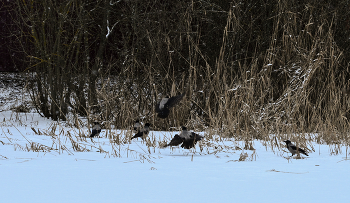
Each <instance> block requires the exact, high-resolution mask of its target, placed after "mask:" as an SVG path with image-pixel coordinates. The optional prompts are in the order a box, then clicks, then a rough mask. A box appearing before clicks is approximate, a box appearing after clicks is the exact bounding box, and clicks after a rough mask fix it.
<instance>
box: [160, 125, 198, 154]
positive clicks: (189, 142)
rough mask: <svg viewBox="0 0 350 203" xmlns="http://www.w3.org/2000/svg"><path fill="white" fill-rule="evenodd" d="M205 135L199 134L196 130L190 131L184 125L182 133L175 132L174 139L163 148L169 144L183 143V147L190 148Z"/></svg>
mask: <svg viewBox="0 0 350 203" xmlns="http://www.w3.org/2000/svg"><path fill="white" fill-rule="evenodd" d="M203 138H204V137H203V136H201V135H198V134H196V133H194V132H190V131H188V130H187V128H186V127H185V126H182V131H181V133H180V134H179V135H178V134H175V136H174V137H173V139H172V140H171V141H170V142H169V144H166V145H165V146H164V147H163V148H165V147H168V146H178V145H180V144H181V143H182V145H181V147H182V148H184V149H190V148H192V147H194V146H195V145H196V143H197V142H198V141H200V140H201V139H203Z"/></svg>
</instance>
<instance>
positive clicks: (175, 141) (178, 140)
mask: <svg viewBox="0 0 350 203" xmlns="http://www.w3.org/2000/svg"><path fill="white" fill-rule="evenodd" d="M183 141H184V139H183V138H182V137H180V136H179V135H178V134H176V135H175V136H174V137H173V139H172V140H171V141H170V142H169V144H167V145H166V146H178V145H179V144H181V143H182V142H183Z"/></svg>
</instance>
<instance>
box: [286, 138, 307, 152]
mask: <svg viewBox="0 0 350 203" xmlns="http://www.w3.org/2000/svg"><path fill="white" fill-rule="evenodd" d="M283 142H285V143H286V147H287V148H288V150H289V151H290V152H291V153H292V156H293V155H294V154H299V153H301V154H305V155H306V156H309V155H308V154H307V153H306V152H305V150H303V149H300V148H299V147H297V146H295V145H294V144H292V142H291V141H290V140H286V141H283Z"/></svg>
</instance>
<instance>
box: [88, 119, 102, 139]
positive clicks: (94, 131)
mask: <svg viewBox="0 0 350 203" xmlns="http://www.w3.org/2000/svg"><path fill="white" fill-rule="evenodd" d="M94 125H95V126H94V127H93V128H92V132H91V135H90V137H95V136H98V135H99V134H100V132H101V126H100V123H99V122H94Z"/></svg>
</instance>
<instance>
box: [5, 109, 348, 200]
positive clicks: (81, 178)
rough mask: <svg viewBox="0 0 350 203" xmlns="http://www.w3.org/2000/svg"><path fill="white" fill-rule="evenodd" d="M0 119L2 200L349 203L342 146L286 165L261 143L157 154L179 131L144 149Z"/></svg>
mask: <svg viewBox="0 0 350 203" xmlns="http://www.w3.org/2000/svg"><path fill="white" fill-rule="evenodd" d="M0 121H1V135H0V171H1V182H0V198H1V202H294V201H295V200H298V201H299V202H349V201H350V194H349V193H350V176H349V174H350V161H349V160H348V159H347V156H346V148H345V147H343V148H341V153H340V154H338V155H331V153H330V148H329V146H327V145H318V144H315V145H314V148H315V152H312V153H310V154H309V157H306V158H305V159H288V157H289V156H290V153H287V152H286V151H283V150H276V151H275V152H273V151H271V150H270V149H268V148H266V147H265V146H263V144H262V143H261V142H260V141H255V142H254V143H253V147H254V148H255V150H242V149H243V146H241V145H242V143H240V142H234V140H224V141H215V142H214V141H212V140H204V142H206V143H207V145H208V147H204V148H202V151H201V149H200V148H199V147H198V146H197V147H196V149H193V150H186V149H182V148H178V147H174V148H170V147H169V148H166V149H161V148H159V145H158V143H159V141H161V142H162V141H164V142H165V141H169V140H170V139H171V137H172V136H173V135H174V134H175V133H178V131H174V132H155V131H151V132H150V135H149V137H150V138H152V139H153V140H155V141H153V142H152V141H150V143H149V144H146V143H145V142H144V141H141V140H140V139H138V140H136V139H135V140H133V141H132V142H128V141H125V140H123V139H126V137H128V136H129V137H130V136H131V131H126V130H125V131H118V132H112V135H114V137H113V138H111V139H108V138H105V135H106V130H105V129H104V130H103V131H102V133H101V137H102V138H94V139H93V140H91V139H90V138H85V137H83V136H80V137H79V136H78V135H79V130H78V129H76V128H72V127H69V126H67V125H66V124H65V123H60V124H58V125H57V122H53V121H51V120H47V119H44V118H41V117H40V116H39V115H38V114H36V113H26V114H25V113H14V112H11V111H2V112H0ZM54 126H56V129H55V130H54V131H52V132H51V129H52V128H53V127H54ZM32 128H33V129H34V130H33V129H32ZM34 131H35V132H36V133H37V134H36V133H35V132H34ZM80 134H81V135H83V134H84V135H86V136H88V135H89V129H88V128H87V127H85V128H82V129H81V130H80ZM201 134H204V133H201ZM69 135H71V136H69ZM118 135H119V136H118ZM69 137H70V138H69ZM117 138H119V139H120V143H121V144H120V145H118V144H116V143H114V142H115V141H116V140H117ZM152 139H150V140H152ZM281 144H282V142H281ZM147 145H148V146H150V147H148V146H147ZM152 145H154V146H155V147H152ZM215 146H216V147H215ZM77 149H79V150H80V151H81V152H79V150H78V151H77ZM33 150H34V151H33ZM245 153H247V154H246V157H245V159H244V158H242V157H244V156H243V155H244V154H245ZM347 153H349V152H347ZM240 158H241V161H239V160H240Z"/></svg>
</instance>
